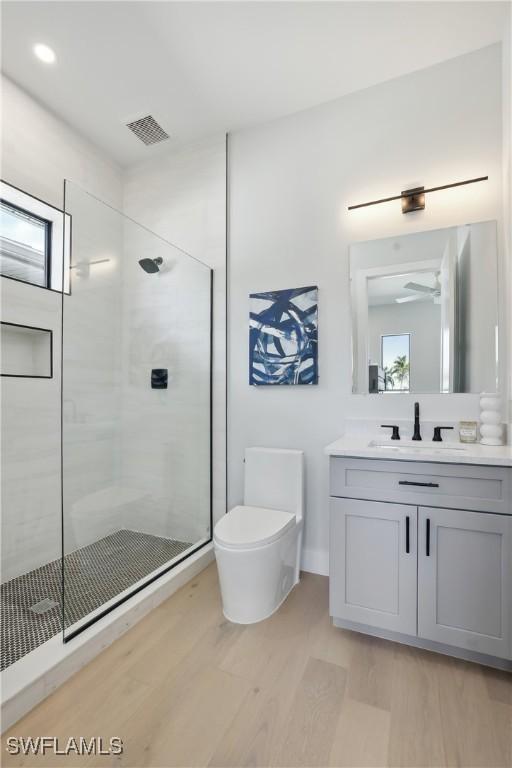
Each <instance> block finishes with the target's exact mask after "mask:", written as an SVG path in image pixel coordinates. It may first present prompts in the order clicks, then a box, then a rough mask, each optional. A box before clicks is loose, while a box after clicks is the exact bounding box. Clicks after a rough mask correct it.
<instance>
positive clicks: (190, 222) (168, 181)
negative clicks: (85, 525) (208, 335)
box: [124, 136, 226, 532]
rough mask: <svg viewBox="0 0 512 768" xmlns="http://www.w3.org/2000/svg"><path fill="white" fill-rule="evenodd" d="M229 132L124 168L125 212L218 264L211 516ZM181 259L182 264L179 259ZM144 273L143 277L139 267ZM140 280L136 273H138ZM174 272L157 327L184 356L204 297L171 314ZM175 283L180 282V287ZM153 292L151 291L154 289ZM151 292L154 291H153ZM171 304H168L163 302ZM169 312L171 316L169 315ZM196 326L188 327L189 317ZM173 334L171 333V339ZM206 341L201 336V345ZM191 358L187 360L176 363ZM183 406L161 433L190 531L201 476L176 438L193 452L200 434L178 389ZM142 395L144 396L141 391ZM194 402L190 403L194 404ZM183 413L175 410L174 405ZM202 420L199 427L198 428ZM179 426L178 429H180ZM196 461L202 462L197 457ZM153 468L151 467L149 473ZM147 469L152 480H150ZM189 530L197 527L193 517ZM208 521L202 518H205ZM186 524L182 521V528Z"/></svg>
mask: <svg viewBox="0 0 512 768" xmlns="http://www.w3.org/2000/svg"><path fill="white" fill-rule="evenodd" d="M225 164H226V154H225V137H224V136H219V137H217V138H214V139H212V140H210V141H205V142H201V143H197V144H194V145H191V146H188V147H184V148H181V149H176V150H173V151H170V152H169V153H167V154H163V155H161V156H159V157H158V158H156V159H154V160H151V161H149V162H148V163H145V164H143V165H139V166H136V167H135V168H132V169H129V170H128V171H127V172H126V174H125V186H124V212H125V213H126V214H127V215H128V216H131V217H132V218H134V219H135V220H136V221H140V222H141V223H142V224H144V225H145V226H147V227H149V228H150V229H151V230H153V231H154V232H156V233H157V234H158V235H160V236H161V237H163V238H166V239H167V240H168V241H170V242H172V243H177V244H179V246H180V247H181V248H184V249H185V251H187V252H188V253H190V254H192V255H193V256H195V257H196V258H198V259H200V260H201V261H203V262H205V263H206V264H208V265H209V266H210V267H211V268H213V270H214V299H213V310H214V316H213V329H214V333H213V514H214V520H218V519H219V517H220V516H221V515H222V514H223V513H224V512H225V509H226V488H225V475H226V464H225V445H226V442H225V441H226V434H225V391H226V390H225V375H226V373H225V371H226V368H225V354H226V350H225V301H226V293H225V278H226V185H225V179H226V174H225ZM180 263H181V262H180ZM141 276H142V277H144V276H143V275H142V273H141ZM137 279H139V278H137ZM151 279H152V278H151V275H147V276H145V280H144V281H142V280H141V281H140V283H138V285H140V302H141V304H142V306H144V304H145V303H146V310H147V309H149V307H148V306H147V299H144V292H145V288H144V286H147V287H148V288H149V286H150V285H151V286H153V283H151ZM172 281H173V274H172V269H171V272H170V273H169V274H168V275H166V276H164V275H162V279H161V281H160V286H161V289H159V291H160V290H161V295H160V297H159V303H158V317H157V322H158V326H159V327H161V323H165V322H167V325H168V329H169V330H170V329H171V328H172V327H173V323H174V322H176V323H178V324H179V326H178V327H177V328H176V336H175V337H174V343H175V344H176V345H178V348H179V349H180V350H182V351H183V352H184V353H185V354H189V353H190V351H191V350H189V352H187V338H189V337H192V338H195V334H196V331H195V327H194V323H195V322H196V321H195V319H194V312H195V307H196V306H197V305H198V304H197V303H196V302H198V300H199V298H200V297H199V295H198V294H197V288H195V287H193V286H192V287H191V291H190V294H189V295H184V296H178V297H176V298H177V301H178V305H177V306H178V307H180V308H181V307H183V309H184V313H185V314H183V315H182V317H181V318H180V317H179V313H175V314H174V315H169V305H168V303H167V299H166V291H167V288H168V290H169V291H172V290H173V282H172ZM179 285H180V283H179V282H177V283H176V286H178V287H179ZM150 290H153V287H151V289H150ZM148 296H149V294H148ZM166 303H167V307H166ZM166 318H167V320H166ZM190 322H192V326H191V327H190V328H189V327H188V325H189V323H190ZM170 339H171V337H169V338H168V339H167V341H170ZM203 343H204V340H202V344H203ZM202 350H203V346H201V347H200V348H198V349H197V352H196V351H194V354H196V353H197V354H199V355H202V354H203V352H202ZM156 353H157V350H156V349H155V347H153V349H152V351H151V353H150V356H149V358H148V359H152V360H156V359H157V357H158V355H157V354H156ZM179 362H180V363H181V362H183V363H185V364H186V362H187V361H179ZM154 394H155V393H154V392H153V393H148V395H147V399H146V400H141V403H142V407H143V408H148V409H149V410H148V413H151V405H150V403H151V397H152V395H154ZM161 396H162V397H169V399H170V400H171V396H172V390H169V391H168V395H167V396H166V395H164V394H163V393H161ZM180 396H182V397H183V399H182V406H183V410H181V412H180V415H179V420H178V421H177V422H175V423H174V422H173V419H174V416H173V412H174V405H171V406H170V407H171V409H173V410H171V411H169V415H168V419H166V421H165V422H164V423H162V424H161V425H160V427H159V429H161V432H160V433H159V436H160V438H161V439H162V440H164V439H166V440H167V441H168V451H167V453H166V457H165V458H164V457H162V460H165V461H166V462H167V465H168V466H169V475H170V476H173V475H174V470H173V467H172V461H174V460H177V461H178V466H179V467H180V472H183V477H182V478H181V479H180V480H179V486H178V487H175V488H173V489H170V488H169V489H168V492H172V493H175V494H176V496H175V498H176V503H177V506H176V513H177V514H178V518H176V522H177V523H179V525H178V530H183V531H184V532H186V531H187V530H188V526H189V521H188V520H187V519H186V518H187V516H188V515H191V516H192V515H193V511H192V510H191V509H190V499H191V497H190V489H191V487H193V485H194V484H195V483H197V482H198V477H197V474H196V467H197V464H196V465H194V464H191V463H190V462H187V461H186V460H185V458H184V455H180V450H181V446H180V445H179V442H173V441H175V440H176V439H177V440H178V441H179V440H181V439H183V438H185V440H186V441H187V442H186V443H185V445H184V447H185V449H188V450H190V446H191V445H196V446H197V440H198V438H197V437H196V438H194V437H192V436H190V437H187V423H188V419H189V416H190V418H192V411H191V410H190V408H193V405H194V401H195V399H196V394H195V393H194V394H192V395H189V397H188V400H187V392H186V391H185V390H184V389H183V390H182V391H181V395H180ZM141 397H142V394H141ZM189 407H190V408H189ZM176 415H178V409H177V410H176ZM151 424H152V421H151V419H150V420H149V421H148V422H147V424H146V426H143V427H142V428H141V430H140V431H139V433H138V435H137V436H136V437H134V438H133V440H131V441H127V444H126V446H125V449H126V450H125V455H126V457H127V461H133V460H134V459H135V456H136V454H137V451H138V450H139V448H137V443H139V447H140V444H141V441H142V442H144V441H150V439H151ZM196 426H197V424H196V425H195V427H196ZM176 428H177V430H178V431H177V432H176V431H175V430H176ZM203 449H205V450H209V445H207V444H206V443H205V444H204V445H203ZM198 463H199V462H198ZM150 469H151V468H148V472H150ZM149 476H150V475H149V474H148V475H147V478H148V479H149ZM191 522H192V523H193V529H192V531H194V530H196V523H197V522H200V521H199V520H197V518H196V521H194V518H193V517H191ZM203 523H204V520H202V522H201V524H203ZM182 526H183V527H182Z"/></svg>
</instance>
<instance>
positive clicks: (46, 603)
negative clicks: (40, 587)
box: [30, 597, 59, 615]
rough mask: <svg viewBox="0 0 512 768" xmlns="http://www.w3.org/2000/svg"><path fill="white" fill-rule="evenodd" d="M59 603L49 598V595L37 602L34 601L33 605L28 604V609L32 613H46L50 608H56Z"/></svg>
mask: <svg viewBox="0 0 512 768" xmlns="http://www.w3.org/2000/svg"><path fill="white" fill-rule="evenodd" d="M58 605H59V604H58V603H56V602H55V600H50V598H49V597H45V598H44V600H40V601H39V602H38V603H34V605H31V606H30V610H31V611H32V613H37V614H39V615H41V614H42V613H46V612H47V611H51V610H52V608H57V606H58Z"/></svg>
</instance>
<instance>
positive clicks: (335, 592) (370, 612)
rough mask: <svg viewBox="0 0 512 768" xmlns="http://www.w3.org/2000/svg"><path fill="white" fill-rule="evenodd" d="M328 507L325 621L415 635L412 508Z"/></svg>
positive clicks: (346, 502) (338, 502) (353, 503)
mask: <svg viewBox="0 0 512 768" xmlns="http://www.w3.org/2000/svg"><path fill="white" fill-rule="evenodd" d="M330 503H331V533H330V582H329V584H330V611H331V615H332V616H334V617H335V618H340V619H347V620H349V621H354V622H358V623H361V624H368V625H370V626H373V627H379V628H381V629H388V630H394V631H396V632H402V633H404V634H408V635H416V606H417V600H416V587H417V539H416V532H417V526H416V521H417V508H416V507H413V506H408V505H405V504H389V503H384V504H383V503H381V502H378V501H358V500H356V499H334V498H331V502H330Z"/></svg>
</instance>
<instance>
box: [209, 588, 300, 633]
mask: <svg viewBox="0 0 512 768" xmlns="http://www.w3.org/2000/svg"><path fill="white" fill-rule="evenodd" d="M299 581H300V579H297V581H295V582H294V583H293V584H292V585H291V587H290V589H289V590H288V592H287V593H286V595H285V596H284V597H283V599H282V600H281V602H280V603H278V604H277V605H276V607H275V608H273V609H272V611H270V613H268V614H267V615H266V616H262V617H261V619H254V621H236V619H233V618H231V616H228V615H227V613H226V612H225V611H224V610H223V611H222V615H223V616H224V618H225V619H227V621H229V622H230V623H231V624H241V625H249V624H259V622H260V621H265V619H270V617H271V616H273V615H274V613H276V612H277V611H278V610H279V609H280V607H281V606H282V604H283V603H284V602H285V600H286V598H287V597H288V595H289V594H290V593H291V591H292V590H293V588H294V587H296V586H297V584H298V583H299Z"/></svg>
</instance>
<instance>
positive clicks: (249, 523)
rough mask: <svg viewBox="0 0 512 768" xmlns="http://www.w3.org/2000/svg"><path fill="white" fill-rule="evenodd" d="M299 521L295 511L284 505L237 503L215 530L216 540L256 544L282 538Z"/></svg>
mask: <svg viewBox="0 0 512 768" xmlns="http://www.w3.org/2000/svg"><path fill="white" fill-rule="evenodd" d="M294 525H295V515H292V514H291V513H290V512H283V511H282V510H280V509H265V508H264V507H244V506H238V507H234V508H233V509H232V510H231V511H230V512H228V514H227V515H224V517H223V518H222V520H219V522H218V523H217V525H216V526H215V530H214V537H215V540H216V541H218V542H219V544H223V545H225V546H227V547H240V548H246V547H256V546H259V545H261V544H270V542H272V541H275V540H276V539H279V538H280V537H281V536H283V534H284V533H286V531H288V530H289V529H290V528H292V527H293V526H294Z"/></svg>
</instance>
